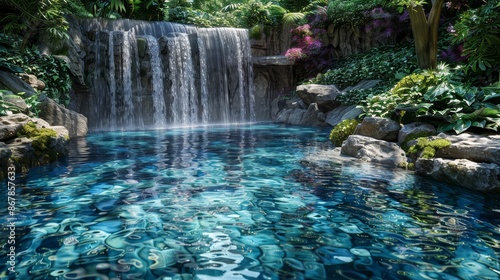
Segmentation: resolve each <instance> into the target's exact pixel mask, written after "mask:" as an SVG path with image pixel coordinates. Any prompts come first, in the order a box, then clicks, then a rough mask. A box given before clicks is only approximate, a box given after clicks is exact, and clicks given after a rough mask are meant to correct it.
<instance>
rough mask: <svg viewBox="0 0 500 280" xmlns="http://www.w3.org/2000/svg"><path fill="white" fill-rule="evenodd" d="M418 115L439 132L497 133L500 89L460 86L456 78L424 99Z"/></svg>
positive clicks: (447, 78) (444, 79)
mask: <svg viewBox="0 0 500 280" xmlns="http://www.w3.org/2000/svg"><path fill="white" fill-rule="evenodd" d="M419 107H420V108H418V111H417V115H418V116H419V117H425V118H427V119H430V120H434V121H436V122H438V123H439V126H438V131H439V132H444V131H450V130H453V131H455V133H457V134H460V133H462V132H464V131H466V130H468V129H470V128H473V127H475V128H480V129H488V130H493V131H498V130H499V128H500V86H498V85H497V86H491V87H484V88H477V87H472V86H468V85H465V84H461V83H458V82H457V81H455V80H453V76H451V75H450V76H445V77H442V79H441V81H440V83H439V84H438V85H436V86H435V87H432V88H430V89H429V90H428V91H427V93H426V94H425V95H424V96H423V100H422V103H421V104H420V106H419Z"/></svg>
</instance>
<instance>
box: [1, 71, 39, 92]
mask: <svg viewBox="0 0 500 280" xmlns="http://www.w3.org/2000/svg"><path fill="white" fill-rule="evenodd" d="M0 89H6V90H9V91H11V92H13V93H19V92H24V93H25V96H26V97H30V96H32V95H34V94H36V92H35V90H34V89H33V88H32V87H31V86H30V85H29V84H27V83H26V82H24V81H23V80H21V78H19V77H18V76H16V75H15V74H12V73H10V72H6V71H0Z"/></svg>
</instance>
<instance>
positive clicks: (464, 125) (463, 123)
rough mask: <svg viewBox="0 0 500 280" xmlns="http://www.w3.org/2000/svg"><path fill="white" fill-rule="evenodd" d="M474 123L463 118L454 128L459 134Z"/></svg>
mask: <svg viewBox="0 0 500 280" xmlns="http://www.w3.org/2000/svg"><path fill="white" fill-rule="evenodd" d="M471 125H472V122H471V121H470V120H465V121H464V120H462V119H459V120H458V121H457V122H456V123H455V126H454V127H453V130H454V131H455V132H456V133H457V134H460V133H462V132H464V131H466V130H467V129H469V127H470V126H471Z"/></svg>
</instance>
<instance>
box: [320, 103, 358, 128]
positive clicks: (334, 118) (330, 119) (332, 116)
mask: <svg viewBox="0 0 500 280" xmlns="http://www.w3.org/2000/svg"><path fill="white" fill-rule="evenodd" d="M355 107H356V105H340V106H338V107H337V108H335V109H333V110H331V111H330V112H328V114H327V115H326V122H327V123H328V124H329V125H331V126H336V125H337V124H339V123H340V122H341V121H342V120H343V117H344V115H345V114H346V113H348V112H350V111H351V110H352V109H353V108H355Z"/></svg>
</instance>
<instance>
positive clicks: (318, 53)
mask: <svg viewBox="0 0 500 280" xmlns="http://www.w3.org/2000/svg"><path fill="white" fill-rule="evenodd" d="M291 32H292V43H291V46H292V48H291V49H289V50H287V51H286V53H285V56H286V57H287V58H288V59H289V60H293V61H295V65H296V66H298V67H296V70H297V72H298V73H300V75H299V77H310V76H312V75H315V74H316V73H318V72H321V71H323V70H324V69H326V68H327V67H329V66H330V59H329V58H330V56H329V50H328V48H325V47H324V46H323V42H322V41H321V39H320V36H321V35H322V34H324V33H325V30H324V29H312V28H311V26H310V25H309V24H304V25H302V26H299V27H297V28H294V29H292V30H291Z"/></svg>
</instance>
